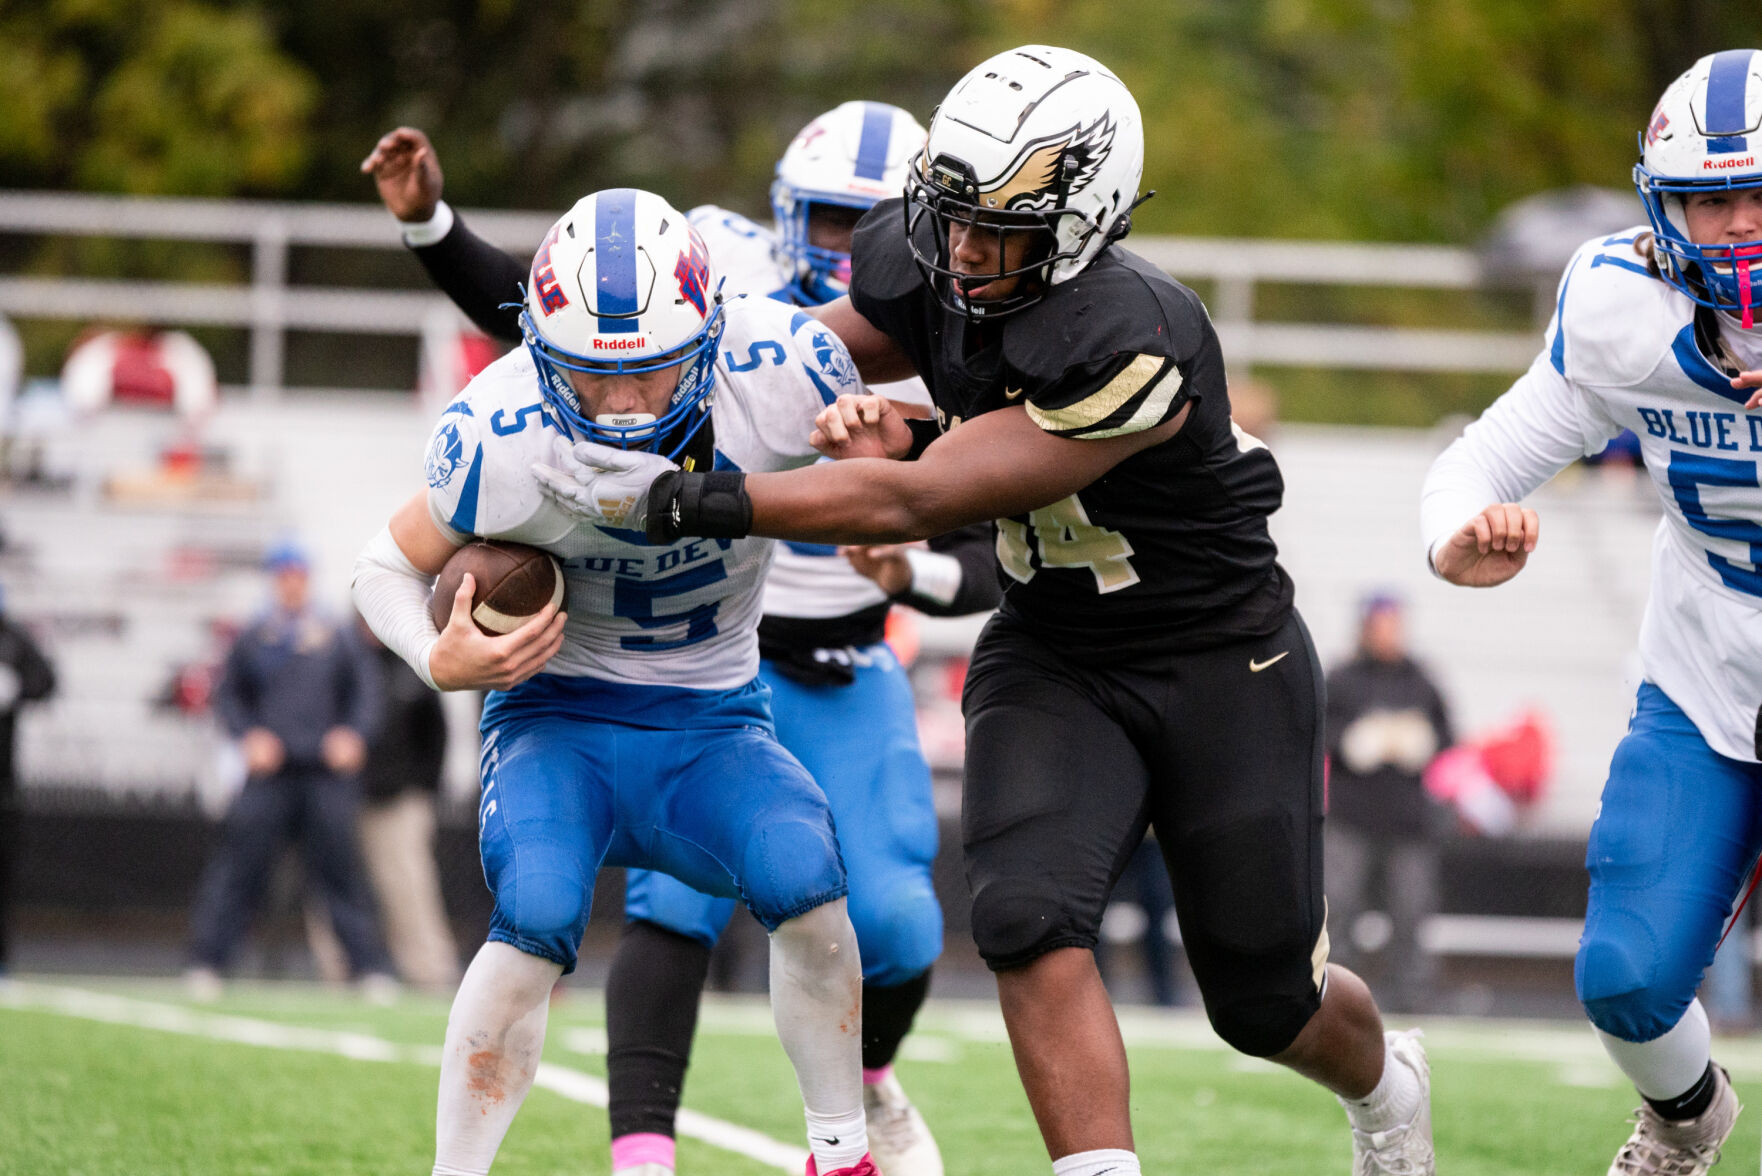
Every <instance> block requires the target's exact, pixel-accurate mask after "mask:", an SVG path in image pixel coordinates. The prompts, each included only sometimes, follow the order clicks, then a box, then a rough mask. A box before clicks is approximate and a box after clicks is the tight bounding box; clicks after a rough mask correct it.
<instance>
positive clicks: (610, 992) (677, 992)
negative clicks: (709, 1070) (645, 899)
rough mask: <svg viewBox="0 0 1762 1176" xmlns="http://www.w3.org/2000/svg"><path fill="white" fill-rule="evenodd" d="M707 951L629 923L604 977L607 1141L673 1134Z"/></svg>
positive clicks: (641, 924)
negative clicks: (609, 1122)
mask: <svg viewBox="0 0 1762 1176" xmlns="http://www.w3.org/2000/svg"><path fill="white" fill-rule="evenodd" d="M709 967H710V949H709V948H707V947H705V946H704V945H703V944H701V943H699V942H698V941H697V940H695V939H689V938H687V937H686V936H684V935H678V934H675V933H674V932H672V931H668V930H667V929H666V928H664V927H658V926H656V925H655V924H653V923H650V922H646V921H643V920H640V919H639V920H636V921H633V922H630V923H626V924H625V926H624V935H623V938H621V939H620V940H619V941H618V951H617V954H615V955H614V956H613V957H612V970H611V973H610V975H608V976H607V977H606V1085H607V1086H608V1087H609V1088H610V1098H609V1099H608V1102H607V1108H606V1109H607V1111H608V1112H609V1113H610V1116H611V1120H612V1138H613V1139H617V1138H619V1137H620V1136H624V1135H633V1134H636V1133H639V1132H640V1133H643V1134H654V1135H666V1136H672V1134H673V1117H674V1114H675V1113H676V1112H677V1111H678V1110H679V1096H680V1092H681V1091H682V1090H683V1089H684V1087H685V1066H686V1063H687V1062H688V1061H689V1060H690V1059H691V1039H692V1035H693V1034H694V1033H696V1032H697V1006H698V1000H699V998H700V997H701V996H702V995H703V991H704V976H705V974H706V973H707V972H708V971H709Z"/></svg>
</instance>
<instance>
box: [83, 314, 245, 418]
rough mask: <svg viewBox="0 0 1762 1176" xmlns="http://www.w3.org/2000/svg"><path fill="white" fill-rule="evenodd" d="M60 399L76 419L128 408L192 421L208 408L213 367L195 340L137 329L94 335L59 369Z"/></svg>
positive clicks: (214, 395)
mask: <svg viewBox="0 0 1762 1176" xmlns="http://www.w3.org/2000/svg"><path fill="white" fill-rule="evenodd" d="M61 394H62V396H63V398H64V399H65V400H66V401H67V404H68V407H70V408H71V409H73V410H74V411H75V412H77V413H91V412H97V411H98V410H100V409H102V408H105V407H106V406H108V405H110V404H132V405H142V406H145V407H149V408H168V409H172V410H173V411H175V412H176V413H177V415H178V416H180V417H185V418H194V417H201V416H204V415H206V414H207V413H208V412H210V411H211V410H212V409H213V408H214V405H215V402H216V400H218V398H219V385H218V384H217V383H216V382H215V378H214V361H213V360H212V359H210V358H209V356H208V352H207V350H206V349H205V348H204V347H203V346H202V345H201V344H200V343H198V342H196V341H195V339H193V338H191V337H190V336H189V335H188V334H186V333H184V332H183V331H167V330H164V329H162V328H159V327H151V326H143V327H128V328H119V329H116V330H108V331H98V332H96V333H94V334H89V335H87V336H85V337H84V338H83V339H81V340H80V341H79V342H77V343H75V344H74V347H73V350H71V351H69V352H68V354H67V362H66V363H65V364H63V365H62V368H61Z"/></svg>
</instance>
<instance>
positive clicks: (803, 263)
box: [771, 102, 924, 306]
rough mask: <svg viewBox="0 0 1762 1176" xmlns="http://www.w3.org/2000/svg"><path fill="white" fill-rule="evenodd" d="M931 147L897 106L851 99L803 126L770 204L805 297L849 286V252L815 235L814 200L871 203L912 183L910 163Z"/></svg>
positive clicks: (793, 280) (793, 281) (822, 298)
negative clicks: (811, 226)
mask: <svg viewBox="0 0 1762 1176" xmlns="http://www.w3.org/2000/svg"><path fill="white" fill-rule="evenodd" d="M923 146H924V128H923V127H921V126H919V125H918V120H917V119H915V118H913V117H912V116H911V115H910V114H908V113H906V112H905V111H903V110H901V109H900V108H899V107H897V106H889V105H887V104H886V103H884V102H846V103H844V104H843V105H841V106H837V107H834V108H833V109H831V110H829V111H827V112H826V113H825V114H822V115H821V116H820V117H819V118H816V119H815V120H814V121H813V122H811V123H809V124H808V125H807V126H805V127H803V128H802V129H801V133H800V134H798V135H796V137H795V140H794V142H792V143H790V145H789V149H788V150H787V151H785V152H784V153H783V158H782V159H781V160H779V161H778V163H777V179H776V181H775V182H774V183H773V184H772V185H771V211H772V212H773V213H774V214H775V215H776V218H777V242H778V245H777V248H778V252H779V253H780V254H781V260H782V261H783V264H784V265H785V266H786V267H787V268H788V270H789V272H790V274H791V277H790V280H789V285H788V286H787V287H786V288H787V289H788V290H789V292H790V293H791V294H792V295H793V296H794V298H795V300H796V301H797V302H799V303H804V304H807V305H815V306H817V305H819V304H820V303H823V302H830V301H832V300H833V299H834V298H838V297H840V296H842V295H845V294H848V293H850V254H849V253H845V252H841V251H839V250H836V249H823V248H820V247H818V246H815V245H812V244H810V243H809V241H808V215H809V213H810V212H812V211H813V206H814V205H815V204H835V205H839V206H841V207H844V208H857V209H867V208H872V207H873V206H874V205H875V204H877V203H878V202H880V201H882V200H885V199H887V198H888V197H889V196H898V195H899V194H900V193H901V192H903V191H904V190H905V180H906V169H907V166H908V165H909V164H910V163H911V161H912V158H913V156H915V155H917V153H918V152H919V151H920V150H921V149H922V148H923Z"/></svg>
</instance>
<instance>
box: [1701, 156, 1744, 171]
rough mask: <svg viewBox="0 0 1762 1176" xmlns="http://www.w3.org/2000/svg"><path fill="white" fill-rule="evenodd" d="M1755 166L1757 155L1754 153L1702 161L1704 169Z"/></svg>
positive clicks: (1722, 169)
mask: <svg viewBox="0 0 1762 1176" xmlns="http://www.w3.org/2000/svg"><path fill="white" fill-rule="evenodd" d="M1755 166H1756V157H1755V156H1754V155H1746V156H1744V157H1743V158H1742V159H1733V158H1731V157H1730V156H1727V157H1726V158H1724V159H1703V160H1702V161H1701V170H1702V171H1724V170H1725V169H1726V168H1728V167H1755Z"/></svg>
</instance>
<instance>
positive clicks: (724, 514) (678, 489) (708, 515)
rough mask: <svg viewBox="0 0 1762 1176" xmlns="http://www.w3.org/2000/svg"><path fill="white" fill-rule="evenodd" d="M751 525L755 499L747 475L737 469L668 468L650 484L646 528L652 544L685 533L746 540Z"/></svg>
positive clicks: (663, 541)
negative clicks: (692, 470) (750, 495)
mask: <svg viewBox="0 0 1762 1176" xmlns="http://www.w3.org/2000/svg"><path fill="white" fill-rule="evenodd" d="M752 525H753V501H752V499H751V498H748V497H747V494H746V475H745V474H743V473H740V472H738V471H735V470H713V471H711V472H709V473H707V474H687V473H684V472H682V471H680V470H668V471H667V472H666V473H664V474H662V475H661V476H660V477H658V478H656V479H655V480H654V482H652V483H651V484H650V486H649V512H648V523H647V526H646V527H645V530H646V532H647V534H648V541H649V542H650V543H671V542H673V541H674V540H675V539H678V538H680V537H681V536H683V535H697V536H701V537H702V538H705V539H744V538H745V537H746V536H747V534H748V533H749V532H751V530H752Z"/></svg>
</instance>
